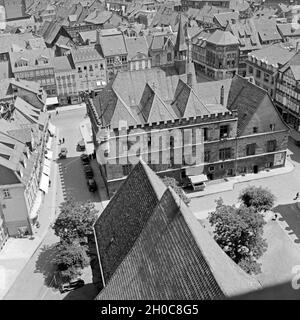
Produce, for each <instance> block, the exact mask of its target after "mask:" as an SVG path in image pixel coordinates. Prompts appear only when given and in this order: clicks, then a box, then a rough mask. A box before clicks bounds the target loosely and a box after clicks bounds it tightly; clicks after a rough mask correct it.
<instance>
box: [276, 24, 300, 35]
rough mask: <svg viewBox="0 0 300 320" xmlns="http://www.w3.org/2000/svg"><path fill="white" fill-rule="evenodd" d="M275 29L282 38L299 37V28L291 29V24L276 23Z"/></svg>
mask: <svg viewBox="0 0 300 320" xmlns="http://www.w3.org/2000/svg"><path fill="white" fill-rule="evenodd" d="M277 28H278V30H279V32H280V33H281V34H282V36H283V37H299V36H300V28H298V29H295V28H293V24H292V23H278V24H277Z"/></svg>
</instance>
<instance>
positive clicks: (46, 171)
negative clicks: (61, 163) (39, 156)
mask: <svg viewBox="0 0 300 320" xmlns="http://www.w3.org/2000/svg"><path fill="white" fill-rule="evenodd" d="M43 173H44V174H46V175H47V176H48V177H50V167H48V166H45V165H44V167H43Z"/></svg>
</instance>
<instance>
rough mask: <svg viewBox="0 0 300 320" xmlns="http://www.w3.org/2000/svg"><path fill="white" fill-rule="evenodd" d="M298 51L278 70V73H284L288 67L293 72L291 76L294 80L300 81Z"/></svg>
mask: <svg viewBox="0 0 300 320" xmlns="http://www.w3.org/2000/svg"><path fill="white" fill-rule="evenodd" d="M299 66H300V51H298V52H297V53H295V54H294V55H293V57H292V58H291V59H290V60H289V61H288V62H287V63H286V64H285V65H283V66H282V67H281V68H280V72H285V71H286V70H287V69H288V68H289V67H290V68H291V71H292V72H293V75H294V77H295V79H296V80H300V68H299Z"/></svg>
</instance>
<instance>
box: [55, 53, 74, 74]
mask: <svg viewBox="0 0 300 320" xmlns="http://www.w3.org/2000/svg"><path fill="white" fill-rule="evenodd" d="M53 65H54V70H55V72H61V71H70V70H72V66H71V63H70V60H69V58H68V56H61V57H54V59H53Z"/></svg>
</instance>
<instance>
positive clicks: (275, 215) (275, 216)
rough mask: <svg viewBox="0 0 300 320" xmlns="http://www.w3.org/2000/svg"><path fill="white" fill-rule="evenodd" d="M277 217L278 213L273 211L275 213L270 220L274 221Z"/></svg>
mask: <svg viewBox="0 0 300 320" xmlns="http://www.w3.org/2000/svg"><path fill="white" fill-rule="evenodd" d="M277 217H278V214H277V213H275V214H274V218H273V219H272V220H273V221H275V220H276V219H277Z"/></svg>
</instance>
